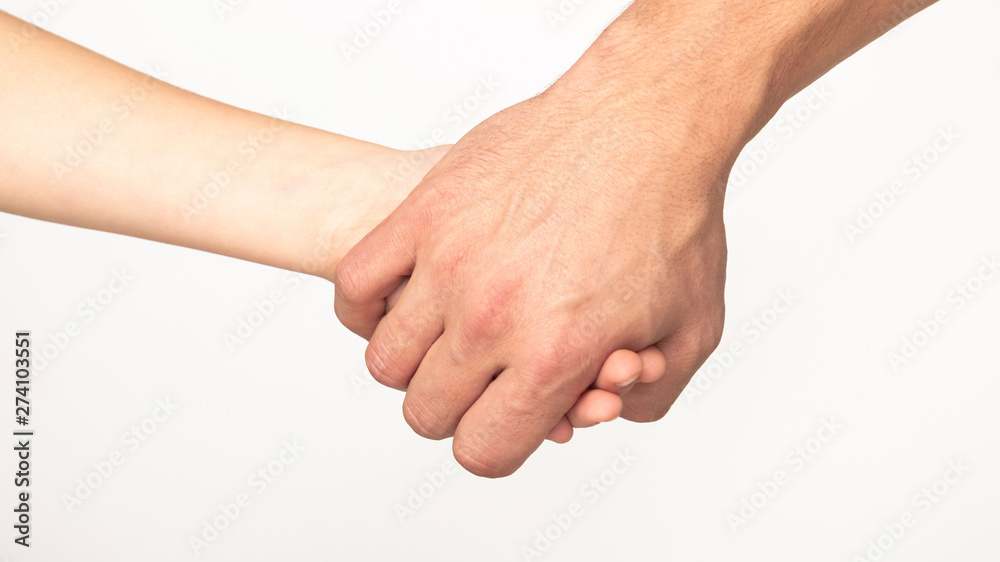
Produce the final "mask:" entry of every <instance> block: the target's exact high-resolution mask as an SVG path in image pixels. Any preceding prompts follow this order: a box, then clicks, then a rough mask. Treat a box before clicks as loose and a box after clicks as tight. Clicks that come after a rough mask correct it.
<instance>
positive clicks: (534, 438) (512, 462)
mask: <svg viewBox="0 0 1000 562" xmlns="http://www.w3.org/2000/svg"><path fill="white" fill-rule="evenodd" d="M566 364H567V363H566V362H563V364H562V366H566ZM587 367H588V370H589V366H587ZM578 369H579V367H578ZM582 374H583V373H582V372H577V373H573V372H568V371H565V370H563V371H560V372H554V371H553V372H546V373H542V372H538V371H536V372H529V371H523V370H519V369H516V368H509V369H507V370H505V371H504V372H503V373H501V374H500V375H499V376H498V377H497V378H496V380H494V381H493V382H492V383H491V384H490V386H489V387H488V388H487V389H486V390H485V391H484V392H483V394H482V396H481V397H480V398H479V400H477V401H476V403H475V404H473V405H472V407H471V408H469V411H468V412H466V414H465V416H464V417H463V418H462V421H461V422H460V423H459V425H458V429H457V430H456V431H455V442H454V443H453V446H452V449H453V452H454V454H455V459H456V460H458V462H459V464H461V465H462V466H463V467H465V469H466V470H468V471H469V472H472V473H473V474H476V475H478V476H485V477H488V478H500V477H503V476H509V475H510V474H513V473H514V471H516V470H517V469H518V468H519V467H520V466H521V465H522V464H524V461H525V460H527V458H528V457H529V456H530V455H531V454H532V453H533V452H534V451H535V450H536V449H538V447H539V445H541V444H542V441H544V439H545V436H546V435H547V434H548V433H549V432H550V431H551V430H552V429H553V428H554V427H555V426H556V424H557V423H559V421H560V420H562V419H563V414H564V413H565V412H567V411H569V409H570V408H571V407H572V406H573V404H574V403H575V402H576V399H577V397H579V396H580V394H581V393H582V392H583V391H584V390H585V389H586V387H587V386H588V382H589V381H592V380H593V378H594V375H591V377H590V379H589V381H588V380H587V379H586V378H585V377H582V376H581V375H582Z"/></svg>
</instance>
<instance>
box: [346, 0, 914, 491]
mask: <svg viewBox="0 0 1000 562" xmlns="http://www.w3.org/2000/svg"><path fill="white" fill-rule="evenodd" d="M893 1H896V0H893ZM899 1H900V2H901V1H903V0H899ZM804 4H809V5H808V6H806V5H804ZM813 4H814V3H800V2H797V0H795V1H793V0H784V1H781V2H769V3H766V4H760V5H758V3H746V2H735V1H720V2H708V3H700V2H668V1H654V0H649V1H639V2H636V3H635V4H633V5H632V7H631V8H630V9H629V10H628V11H627V12H626V13H625V14H624V15H623V16H622V17H621V18H619V20H617V21H616V22H615V23H614V24H613V25H612V27H611V28H609V29H608V30H607V31H606V32H605V33H604V35H602V37H601V38H600V39H599V40H598V42H597V43H595V45H594V46H592V47H591V49H590V50H588V52H587V53H586V54H585V56H584V57H583V58H582V59H581V61H580V62H578V63H577V65H575V66H574V67H573V68H572V69H571V70H570V71H569V72H568V73H567V74H566V75H565V76H564V77H563V78H561V79H560V80H559V81H558V82H556V84H555V85H554V86H553V87H552V88H550V89H549V90H548V91H547V92H545V93H544V94H542V95H539V96H537V97H535V98H532V99H530V100H528V101H526V102H523V103H521V104H518V105H516V106H514V107H512V108H510V109H507V110H505V111H503V112H501V113H499V114H498V115H496V116H494V117H492V118H490V119H489V120H487V121H486V122H484V123H483V124H481V125H480V126H479V127H477V128H476V129H474V130H473V131H472V132H470V133H469V134H468V135H467V136H466V137H465V138H464V139H462V140H461V141H460V142H459V143H458V144H457V145H455V147H454V148H453V149H452V151H451V152H450V153H449V154H448V155H446V156H445V157H444V159H443V160H442V161H441V162H440V163H439V164H438V165H437V166H436V167H435V168H434V169H433V170H431V172H430V173H429V174H428V175H427V176H426V177H425V178H424V181H423V182H422V184H421V185H420V186H418V188H417V189H416V190H415V191H414V192H413V193H412V194H411V196H410V197H409V198H408V199H407V200H406V201H405V202H404V203H403V204H402V205H401V206H400V207H399V208H398V209H397V210H396V211H395V212H393V214H392V215H390V217H389V218H388V219H387V220H386V221H385V222H384V223H382V224H381V225H380V226H379V227H377V228H376V229H375V230H374V231H372V233H371V234H369V235H368V236H367V237H366V238H365V239H364V240H363V241H362V242H361V243H359V244H358V246H356V247H355V248H354V249H353V250H352V251H351V252H350V253H349V254H348V255H347V257H346V258H345V259H344V261H343V262H341V264H340V267H339V268H338V270H337V274H336V279H335V282H336V285H337V303H336V304H337V314H338V316H339V317H340V319H341V320H342V321H343V322H344V324H345V325H346V326H347V327H348V328H350V329H351V330H353V331H355V332H356V333H358V334H360V335H361V336H363V337H366V338H369V339H370V340H371V342H370V345H369V347H368V350H367V353H366V359H367V363H368V366H369V368H370V370H371V372H372V375H373V376H374V377H375V378H376V379H377V380H378V381H379V382H381V383H383V384H385V385H388V386H391V387H394V388H399V389H405V390H406V392H407V394H406V398H405V401H404V416H405V418H406V420H407V422H408V423H409V424H410V425H411V426H412V427H413V429H414V430H415V431H416V432H417V433H419V434H421V435H423V436H425V437H429V438H433V439H441V438H446V437H449V436H452V435H454V437H455V440H454V453H455V457H456V458H457V459H458V461H459V462H460V463H461V464H462V465H463V466H464V467H466V468H467V469H468V470H470V471H471V472H473V473H475V474H479V475H482V476H491V477H498V476H505V475H508V474H511V473H512V472H514V471H515V470H516V469H517V468H518V467H519V466H520V465H521V464H522V463H523V462H524V461H525V459H527V457H528V456H529V455H530V454H531V453H532V452H533V451H534V450H535V449H536V448H537V447H538V446H539V445H540V444H541V442H542V440H543V438H544V437H545V435H546V433H548V432H549V431H550V430H551V429H552V428H553V427H554V426H555V424H556V423H557V422H558V421H559V420H560V419H561V418H562V416H563V415H564V414H565V413H566V412H567V411H568V410H569V409H570V407H571V406H572V405H573V403H574V402H575V401H576V399H577V398H578V397H579V396H580V395H581V393H582V392H584V390H585V389H587V388H588V386H589V385H590V384H591V383H593V382H594V379H595V376H596V375H597V371H598V368H599V367H600V365H601V363H602V362H603V361H604V360H605V359H606V358H607V357H608V354H609V353H611V352H612V351H614V350H616V349H619V348H626V349H634V350H638V349H642V348H644V347H646V346H649V345H653V344H655V345H657V346H658V347H659V348H660V349H661V350H662V351H663V353H664V355H665V356H666V360H667V374H666V376H665V377H663V378H662V379H661V380H659V381H658V382H656V383H653V384H648V385H637V387H636V388H634V389H633V390H632V392H630V393H629V394H628V395H627V396H626V397H625V409H624V411H623V417H625V418H627V419H630V420H635V421H651V420H655V419H658V418H660V417H662V416H663V415H664V414H665V413H666V412H667V410H668V409H669V408H670V406H671V404H672V403H673V402H674V400H675V399H676V398H677V396H678V395H679V394H680V392H681V390H682V389H683V388H684V385H685V384H686V383H687V381H688V380H689V379H690V377H691V376H692V375H693V373H694V372H695V370H696V369H697V368H698V367H699V366H700V365H701V364H702V363H703V362H704V360H705V359H706V358H707V357H708V355H709V354H710V353H711V352H712V350H714V348H715V347H716V346H717V345H718V342H719V339H720V337H721V333H722V326H723V317H724V310H723V309H724V306H723V296H724V294H723V293H724V290H723V289H724V284H725V264H726V242H725V232H724V227H723V222H722V203H723V195H724V186H725V184H726V180H727V177H728V174H729V170H730V169H731V167H732V164H733V162H734V161H735V159H736V156H737V155H738V153H739V151H740V150H741V149H742V147H743V145H744V144H745V143H746V142H747V141H748V140H749V139H750V138H752V136H753V135H754V134H755V133H756V131H758V130H759V128H760V127H761V126H762V125H763V123H764V122H766V120H767V118H769V117H770V116H771V115H773V113H774V111H776V109H777V107H779V106H780V104H781V102H783V101H784V99H786V98H787V97H788V96H790V95H791V94H792V93H794V92H795V91H797V89H799V88H801V87H802V86H804V85H805V84H808V83H809V82H810V81H811V80H812V79H814V78H815V77H817V76H818V75H819V74H822V72H823V71H825V70H826V69H828V68H829V67H830V66H832V65H833V64H835V63H836V62H837V61H839V60H840V58H843V56H846V51H847V50H850V49H851V48H853V49H857V48H859V47H860V45H863V44H864V42H867V41H868V40H871V39H872V38H874V36H876V35H877V33H875V32H874V31H871V29H870V28H872V27H873V26H874V23H873V22H871V21H869V20H870V18H871V16H872V14H873V13H874V12H878V11H879V10H886V11H888V8H884V7H879V8H876V7H877V6H879V3H877V2H863V4H865V5H866V6H867V9H866V10H861V11H860V12H858V10H859V6H858V4H862V3H859V2H856V1H848V0H823V1H822V2H817V3H815V4H819V5H813ZM820 5H821V6H820ZM855 12H858V13H855ZM879 13H881V12H879ZM852 25H853V26H854V27H851V26H852ZM864 25H867V26H869V27H864ZM866 30H867V31H866ZM765 32H766V33H765ZM768 34H770V36H768ZM810 34H812V35H810ZM803 35H808V36H810V37H813V38H815V39H818V40H821V41H818V42H817V43H816V45H814V46H811V47H810V48H809V49H805V48H804V47H803V46H802V45H799V43H800V42H801V41H802V38H803ZM869 36H870V37H869ZM796 47H797V48H799V49H800V50H801V52H802V53H803V55H802V57H801V59H800V60H799V62H801V63H802V67H801V68H798V67H795V68H793V69H790V67H789V65H792V66H793V67H794V64H795V62H794V61H793V60H792V59H791V58H790V57H788V56H785V53H786V52H787V51H788V49H793V48H796ZM838 57H839V58H838ZM793 70H794V71H793ZM407 277H410V281H409V283H408V285H407V286H406V288H405V290H404V291H403V292H402V296H401V297H400V299H399V302H398V304H396V306H395V307H394V308H393V309H392V310H391V311H390V312H389V313H388V314H387V315H385V316H384V317H383V314H384V313H385V310H386V307H385V299H386V297H387V296H388V295H390V294H391V293H392V292H393V291H394V289H395V288H396V287H398V286H399V285H400V283H401V282H402V281H403V280H404V279H406V278H407Z"/></svg>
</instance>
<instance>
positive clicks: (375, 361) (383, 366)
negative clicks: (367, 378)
mask: <svg viewBox="0 0 1000 562" xmlns="http://www.w3.org/2000/svg"><path fill="white" fill-rule="evenodd" d="M384 341H385V340H384V339H382V338H374V339H372V341H371V343H369V344H368V348H367V349H365V364H366V365H367V366H368V372H369V373H371V375H372V378H374V379H375V381H376V382H378V383H379V384H382V385H384V386H388V387H389V388H396V389H403V388H406V385H407V383H408V382H409V378H408V377H406V376H405V373H403V371H402V366H401V365H400V363H399V361H398V359H397V354H396V353H394V352H393V347H392V346H391V345H387V344H385V343H384Z"/></svg>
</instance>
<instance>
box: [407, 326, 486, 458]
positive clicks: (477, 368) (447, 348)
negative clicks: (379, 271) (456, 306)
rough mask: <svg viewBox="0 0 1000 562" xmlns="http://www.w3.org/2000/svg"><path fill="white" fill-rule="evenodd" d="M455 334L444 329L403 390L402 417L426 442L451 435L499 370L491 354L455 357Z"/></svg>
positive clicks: (450, 330)
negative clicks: (404, 397)
mask: <svg viewBox="0 0 1000 562" xmlns="http://www.w3.org/2000/svg"><path fill="white" fill-rule="evenodd" d="M456 331H457V330H456V329H450V328H447V329H445V333H444V335H442V336H441V337H440V338H438V340H437V341H436V342H434V345H432V346H431V348H430V350H429V351H428V352H427V355H426V357H424V358H423V362H422V363H420V367H419V368H418V369H417V373H416V375H414V376H413V379H412V380H411V381H410V386H409V387H408V388H407V389H406V399H405V400H404V401H403V416H404V417H405V418H406V422H407V423H408V424H410V427H412V428H413V430H414V431H416V432H417V433H418V434H420V435H422V436H423V437H427V438H428V439H445V438H447V437H451V436H452V435H454V434H455V428H457V427H458V424H459V422H460V421H461V420H462V417H463V416H464V415H465V413H466V411H468V409H469V408H470V407H471V406H472V405H473V404H474V403H475V402H476V400H477V399H478V398H479V397H480V396H482V394H483V392H484V391H485V390H486V388H487V387H488V386H489V384H490V381H491V380H492V379H493V375H494V374H496V372H497V371H498V368H499V365H498V364H497V361H496V358H494V357H493V356H492V355H494V354H488V353H480V354H475V355H473V356H468V355H465V356H459V355H458V354H457V353H455V349H456V347H455V346H456V343H455V342H454V339H455V336H454V333H455V332H456Z"/></svg>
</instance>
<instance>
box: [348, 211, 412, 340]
mask: <svg viewBox="0 0 1000 562" xmlns="http://www.w3.org/2000/svg"><path fill="white" fill-rule="evenodd" d="M414 228H415V226H414V225H408V224H407V218H406V216H405V215H400V214H397V213H393V214H392V215H390V216H389V218H388V219H386V221H385V222H383V223H382V224H380V225H379V226H377V227H375V229H374V230H372V231H371V232H370V233H369V234H368V235H367V236H365V238H364V239H362V240H361V242H359V243H358V245H357V246H355V247H354V248H352V249H351V251H350V252H348V253H347V255H346V256H344V259H343V260H341V262H340V264H339V265H338V266H337V271H336V273H335V274H334V284H335V285H336V301H335V303H334V310H335V311H336V313H337V318H339V319H340V321H341V322H342V323H343V324H344V326H346V327H347V329H349V330H351V331H352V332H354V333H356V334H358V335H359V336H361V337H363V338H365V339H369V338H371V337H372V334H374V332H375V328H376V326H378V323H379V320H381V318H382V315H383V314H385V299H386V297H388V296H389V295H390V294H392V292H393V291H394V290H395V289H396V288H397V287H398V286H399V285H400V284H401V283H402V282H403V281H404V280H405V279H406V278H407V277H408V276H409V275H410V274H411V273H412V272H413V266H414V263H415V261H416V236H415V231H414Z"/></svg>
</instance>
